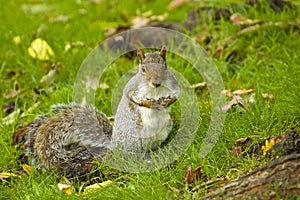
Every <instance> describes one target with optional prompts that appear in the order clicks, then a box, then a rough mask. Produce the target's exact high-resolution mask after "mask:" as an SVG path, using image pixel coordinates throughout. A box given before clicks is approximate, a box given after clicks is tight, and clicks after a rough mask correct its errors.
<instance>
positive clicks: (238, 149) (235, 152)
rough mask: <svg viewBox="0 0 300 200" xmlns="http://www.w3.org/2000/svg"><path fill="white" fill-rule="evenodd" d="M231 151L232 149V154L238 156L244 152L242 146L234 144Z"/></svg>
mask: <svg viewBox="0 0 300 200" xmlns="http://www.w3.org/2000/svg"><path fill="white" fill-rule="evenodd" d="M231 151H232V154H233V155H234V156H238V155H240V154H241V153H242V151H243V150H242V147H241V146H237V147H236V146H232V148H231Z"/></svg>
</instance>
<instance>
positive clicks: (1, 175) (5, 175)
mask: <svg viewBox="0 0 300 200" xmlns="http://www.w3.org/2000/svg"><path fill="white" fill-rule="evenodd" d="M11 177H18V178H21V176H18V175H16V174H14V173H7V172H2V173H0V180H4V179H6V178H11Z"/></svg>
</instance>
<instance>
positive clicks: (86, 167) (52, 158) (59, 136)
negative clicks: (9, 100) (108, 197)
mask: <svg viewBox="0 0 300 200" xmlns="http://www.w3.org/2000/svg"><path fill="white" fill-rule="evenodd" d="M52 109H53V110H54V114H53V116H48V117H42V118H38V119H36V120H35V121H34V122H32V123H30V124H28V125H27V126H25V127H23V128H21V129H20V130H18V131H17V132H16V133H15V134H14V141H15V143H20V142H22V141H24V148H25V149H26V155H27V156H28V157H29V160H31V161H32V162H31V163H32V164H34V165H38V166H40V165H42V166H44V167H46V168H48V169H56V170H57V171H58V172H59V173H60V174H61V175H66V176H67V177H74V176H81V175H84V174H86V173H88V172H90V171H91V170H92V169H93V167H94V164H93V161H94V160H95V158H96V159H98V160H100V159H101V158H102V157H103V156H104V155H105V154H106V151H107V147H108V146H109V144H110V137H111V133H112V127H111V125H110V124H109V120H108V119H107V117H106V116H105V115H104V114H103V113H101V112H98V111H96V110H95V109H93V108H91V107H86V106H79V105H76V104H71V105H69V106H65V105H58V106H55V107H53V108H52Z"/></svg>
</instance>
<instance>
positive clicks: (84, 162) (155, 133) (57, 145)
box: [14, 47, 180, 177]
mask: <svg viewBox="0 0 300 200" xmlns="http://www.w3.org/2000/svg"><path fill="white" fill-rule="evenodd" d="M137 56H138V57H139V71H138V72H137V74H136V75H135V76H133V77H132V78H131V79H130V80H129V81H128V83H127V84H126V86H125V87H124V89H123V95H122V98H121V101H120V103H119V105H118V108H117V111H116V114H115V117H114V125H113V126H112V125H110V122H109V120H108V118H107V117H106V115H105V114H103V113H102V112H100V111H98V110H97V109H95V108H93V107H90V106H81V105H77V104H74V103H72V104H70V105H55V106H52V110H53V111H54V115H51V116H45V117H39V118H37V119H36V120H35V121H33V122H32V123H30V124H28V125H26V126H24V127H23V128H21V129H20V130H18V131H17V132H16V133H15V134H14V141H15V142H16V143H19V142H21V141H24V149H25V150H26V155H27V156H28V157H29V159H30V160H32V162H33V164H35V165H38V166H41V167H44V168H46V169H56V170H57V171H58V173H59V174H61V175H65V176H66V177H75V176H81V175H84V174H86V173H88V172H90V171H91V170H92V169H94V167H95V165H94V163H93V161H94V160H95V159H96V160H98V161H101V159H102V158H103V157H105V155H106V153H107V151H109V150H113V149H114V148H118V149H121V150H122V151H123V152H124V153H132V152H148V151H150V150H155V149H157V148H158V147H159V146H160V145H161V143H162V142H164V141H165V140H166V138H167V137H168V135H169V133H170V131H171V129H172V121H171V118H170V110H171V107H170V106H171V105H172V104H173V103H174V102H175V101H176V100H177V99H178V98H179V95H180V89H179V85H178V82H177V80H176V78H175V76H174V74H173V73H172V72H171V71H170V70H169V69H168V67H167V64H166V48H165V47H162V48H161V51H160V52H153V53H146V54H144V53H143V52H142V51H141V50H137Z"/></svg>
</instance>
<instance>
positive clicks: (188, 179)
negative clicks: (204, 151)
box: [184, 165, 194, 185]
mask: <svg viewBox="0 0 300 200" xmlns="http://www.w3.org/2000/svg"><path fill="white" fill-rule="evenodd" d="M193 182H194V177H193V168H192V165H189V166H188V167H187V169H186V171H185V174H184V185H188V184H191V183H193Z"/></svg>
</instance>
